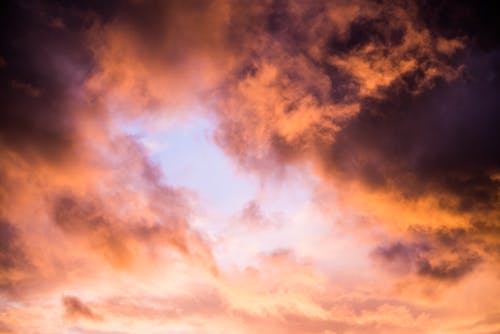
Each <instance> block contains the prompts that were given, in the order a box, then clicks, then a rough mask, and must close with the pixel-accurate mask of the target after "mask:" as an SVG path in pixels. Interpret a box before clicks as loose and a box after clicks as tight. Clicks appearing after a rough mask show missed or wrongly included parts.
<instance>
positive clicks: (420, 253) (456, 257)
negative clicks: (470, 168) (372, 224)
mask: <svg viewBox="0 0 500 334" xmlns="http://www.w3.org/2000/svg"><path fill="white" fill-rule="evenodd" d="M372 255H373V258H374V259H375V260H377V261H379V263H381V264H382V265H383V266H384V267H385V268H387V269H389V270H391V271H393V272H396V273H399V274H414V275H418V276H422V277H428V278H431V279H434V280H438V281H445V282H454V281H457V280H459V279H461V278H463V277H465V276H466V275H468V274H470V273H472V272H473V271H474V270H475V269H476V267H477V266H478V265H479V264H481V263H482V262H487V261H493V262H496V261H498V260H499V259H500V257H499V256H500V229H499V227H498V225H497V224H495V223H492V222H488V223H487V222H481V221H474V222H472V223H471V224H470V226H468V227H464V228H458V227H456V228H446V227H436V228H432V227H426V228H424V227H411V228H410V229H409V236H408V239H405V240H398V241H393V242H388V243H386V244H383V245H380V246H378V247H377V248H376V249H375V250H374V251H373V253H372Z"/></svg>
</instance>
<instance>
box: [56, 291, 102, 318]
mask: <svg viewBox="0 0 500 334" xmlns="http://www.w3.org/2000/svg"><path fill="white" fill-rule="evenodd" d="M62 303H63V306H64V312H65V313H64V316H65V317H66V318H68V319H71V320H77V319H80V318H83V319H87V320H92V321H100V320H102V317H101V316H100V315H98V314H96V313H94V312H93V311H92V310H91V309H90V307H88V306H87V305H85V304H84V303H83V302H82V301H81V300H80V299H78V298H77V297H74V296H64V297H63V299H62Z"/></svg>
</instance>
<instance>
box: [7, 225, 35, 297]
mask: <svg viewBox="0 0 500 334" xmlns="http://www.w3.org/2000/svg"><path fill="white" fill-rule="evenodd" d="M30 268H31V264H30V262H29V259H28V256H27V254H26V252H25V250H24V244H23V241H22V239H21V237H20V233H19V231H18V229H17V228H16V226H15V225H13V224H11V223H10V222H8V221H7V220H5V219H3V218H1V217H0V291H1V292H4V291H7V292H8V291H11V290H12V287H13V286H14V285H15V284H16V282H17V279H16V276H18V275H16V274H17V273H19V272H23V271H26V270H28V269H30Z"/></svg>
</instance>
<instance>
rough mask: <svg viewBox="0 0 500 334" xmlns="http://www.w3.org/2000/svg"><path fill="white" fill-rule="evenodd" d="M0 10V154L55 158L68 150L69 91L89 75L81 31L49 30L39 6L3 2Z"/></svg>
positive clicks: (72, 102) (73, 102)
mask: <svg viewBox="0 0 500 334" xmlns="http://www.w3.org/2000/svg"><path fill="white" fill-rule="evenodd" d="M1 7H2V8H1V9H0V12H1V16H2V17H1V19H0V21H1V22H2V23H1V29H0V31H1V32H0V55H1V56H2V59H4V61H3V64H4V66H2V69H1V70H0V87H1V88H0V104H1V105H2V109H1V111H0V150H2V151H4V150H10V151H15V152H22V153H23V157H24V158H27V159H29V158H32V157H44V158H50V159H56V158H59V157H60V155H61V154H63V152H65V151H66V150H67V149H69V148H71V146H72V145H73V141H74V137H73V135H72V133H73V131H74V124H73V116H74V112H75V110H74V109H76V106H77V104H78V98H77V92H76V91H75V89H76V88H77V87H78V85H80V84H81V83H82V82H83V80H84V79H85V77H86V74H87V71H88V70H89V65H90V64H91V57H90V53H89V52H88V51H86V48H85V47H84V46H83V44H82V38H81V31H78V29H75V27H71V28H72V30H71V29H54V28H53V27H51V26H50V25H49V20H50V19H51V15H52V14H53V13H52V11H51V8H50V7H48V6H45V4H44V3H43V2H39V1H27V2H18V1H3V2H2V4H1ZM70 18H71V19H72V20H73V21H75V20H77V21H78V19H77V18H76V17H70ZM79 21H80V22H79V23H78V22H77V25H78V26H79V27H80V28H81V27H82V26H83V22H82V20H81V19H80V20H79Z"/></svg>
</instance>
